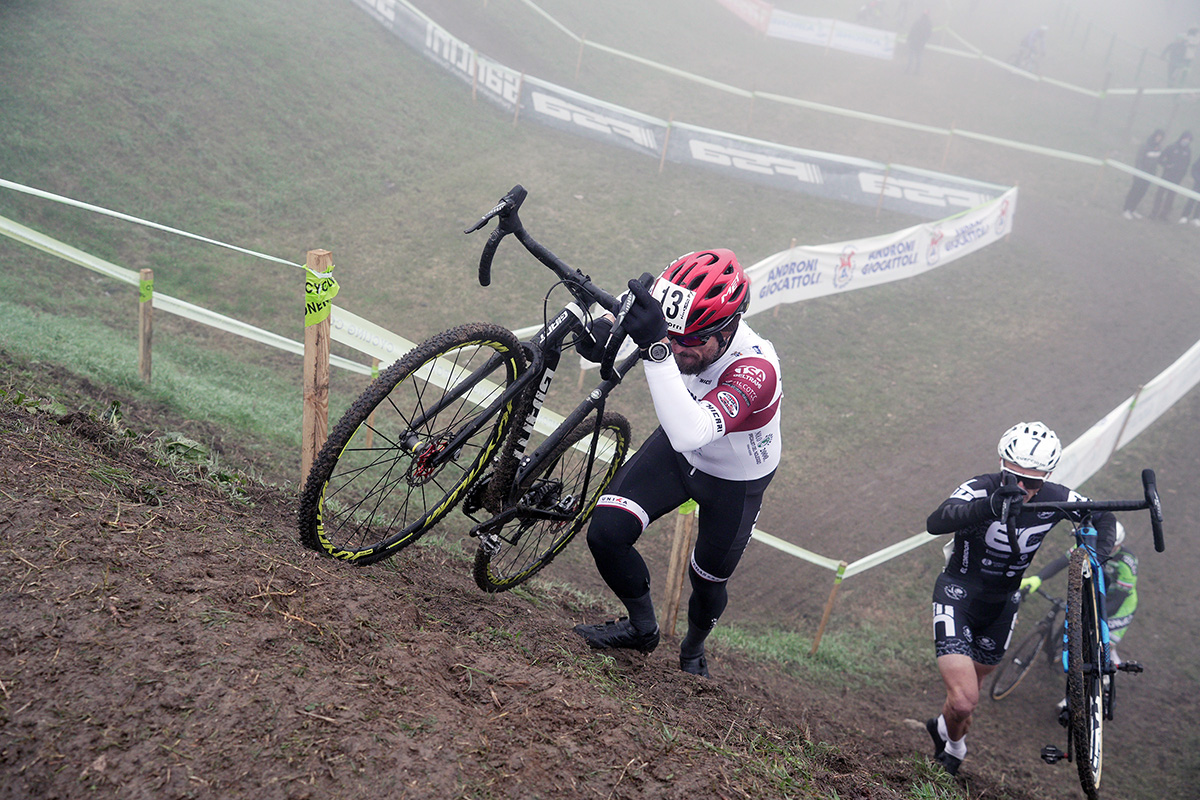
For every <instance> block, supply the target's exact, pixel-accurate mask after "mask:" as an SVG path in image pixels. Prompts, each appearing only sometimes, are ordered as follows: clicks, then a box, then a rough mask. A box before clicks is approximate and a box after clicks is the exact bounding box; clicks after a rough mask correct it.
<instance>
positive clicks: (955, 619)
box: [933, 572, 1021, 666]
mask: <svg viewBox="0 0 1200 800" xmlns="http://www.w3.org/2000/svg"><path fill="white" fill-rule="evenodd" d="M982 594H983V593H982V592H980V590H979V588H978V587H974V586H972V585H971V584H969V583H964V582H962V581H960V580H957V579H955V578H952V577H950V576H949V575H947V574H946V573H944V572H943V573H942V574H941V575H938V579H937V583H935V584H934V586H933V641H934V645H935V647H936V649H937V654H938V655H939V656H945V655H962V656H969V657H970V658H971V660H972V661H975V662H976V663H978V664H983V665H985V666H994V665H996V664H999V663H1000V659H1002V658H1003V657H1004V651H1005V650H1006V649H1008V644H1009V640H1010V639H1011V638H1012V632H1013V628H1014V627H1016V624H1017V608H1018V607H1019V606H1020V604H1021V593H1020V592H1012V593H1011V594H1007V595H1000V596H999V597H995V596H992V597H987V596H981V595H982Z"/></svg>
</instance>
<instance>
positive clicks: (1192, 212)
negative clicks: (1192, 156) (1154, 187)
mask: <svg viewBox="0 0 1200 800" xmlns="http://www.w3.org/2000/svg"><path fill="white" fill-rule="evenodd" d="M1192 191H1194V192H1200V158H1197V159H1196V160H1195V161H1193V162H1192ZM1189 222H1190V223H1192V224H1193V225H1200V203H1197V202H1196V199H1195V198H1194V197H1189V198H1188V201H1187V205H1186V206H1184V207H1183V216H1182V217H1180V218H1179V224H1180V225H1186V224H1187V223H1189Z"/></svg>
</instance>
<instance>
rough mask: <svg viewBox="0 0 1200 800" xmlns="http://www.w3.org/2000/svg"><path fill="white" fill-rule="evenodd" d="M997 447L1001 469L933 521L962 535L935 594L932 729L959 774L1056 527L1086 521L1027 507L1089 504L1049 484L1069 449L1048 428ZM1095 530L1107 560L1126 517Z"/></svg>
mask: <svg viewBox="0 0 1200 800" xmlns="http://www.w3.org/2000/svg"><path fill="white" fill-rule="evenodd" d="M996 449H997V452H998V454H999V456H1000V471H999V472H992V473H987V474H984V475H976V476H975V477H974V478H971V479H970V480H969V481H967V482H966V483H964V484H962V485H961V486H959V487H958V489H957V490H955V492H954V494H952V495H951V496H950V497H949V498H948V499H946V500H945V501H944V502H943V503H942V504H941V505H940V506H938V508H937V510H936V511H934V512H933V513H932V514H930V515H929V519H928V520H927V521H926V523H925V524H926V528H925V529H926V530H927V531H928V532H929V533H931V534H946V533H953V534H954V539H953V540H952V541H951V542H950V543H948V544H947V546H946V549H947V551H948V552H947V560H946V567H945V569H944V570H943V572H942V573H941V574H940V575H939V576H938V579H937V583H936V584H935V585H934V590H933V634H934V643H935V646H936V651H937V665H938V672H939V673H941V676H942V682H943V683H944V684H945V685H946V700H945V703H944V704H943V707H942V714H941V716H939V717H937V718H936V719H931V720H929V721H928V722H926V723H925V727H926V729H927V730H928V731H929V735H930V737H931V738H932V739H933V746H934V758H935V759H936V760H937V761H938V763H940V764H941V765H942V766H943V767H944V768H945V769H946V771H947V772H949V773H950V774H951V775H955V774H957V773H958V768H959V766H960V765H961V764H962V760H963V759H964V758H965V757H966V755H967V745H966V734H967V730H968V729H969V728H970V726H971V714H972V713H973V712H974V710H975V706H977V705H978V704H979V693H980V686H981V685H982V684H983V679H984V678H985V677H986V676H987V675H988V674H989V673H991V672H992V670H994V669H995V668H996V665H997V664H999V663H1000V661H1001V659H1002V658H1003V657H1004V651H1005V649H1006V648H1007V647H1008V642H1009V638H1010V637H1011V635H1012V631H1013V628H1014V627H1015V625H1016V616H1017V607H1018V605H1019V604H1020V602H1021V594H1020V592H1019V591H1018V589H1019V587H1020V584H1021V577H1022V575H1023V574H1024V572H1025V569H1026V568H1027V567H1028V566H1029V563H1030V561H1032V560H1033V555H1034V553H1036V552H1037V549H1038V547H1039V546H1040V545H1041V543H1042V539H1043V538H1044V537H1045V535H1046V534H1047V533H1048V532H1049V531H1050V529H1051V528H1053V527H1054V526H1055V525H1056V524H1057V523H1058V522H1060V521H1061V520H1063V519H1067V518H1076V517H1077V515H1079V512H1063V511H1026V510H1024V509H1023V508H1022V506H1023V504H1024V503H1028V502H1034V501H1035V500H1036V502H1039V503H1040V502H1056V501H1057V502H1062V501H1067V502H1074V501H1083V500H1086V499H1087V498H1085V497H1083V496H1082V495H1079V494H1077V493H1075V492H1074V491H1073V490H1072V489H1069V488H1067V487H1066V486H1063V485H1061V484H1057V483H1049V482H1047V480H1046V479H1047V478H1048V477H1049V476H1050V473H1051V472H1052V471H1053V470H1054V468H1055V467H1056V466H1057V465H1058V460H1059V457H1060V455H1061V453H1062V446H1061V445H1060V443H1059V440H1058V436H1057V435H1055V433H1054V431H1052V430H1050V429H1049V428H1047V427H1046V426H1045V425H1044V424H1042V423H1041V422H1021V423H1018V424H1016V425H1014V426H1012V427H1011V428H1009V429H1008V430H1007V431H1006V432H1005V433H1004V435H1003V436H1002V437H1000V442H999V444H998V445H997V448H996ZM1013 520H1015V524H1013V525H1012V529H1011V530H1010V521H1013ZM1091 523H1092V525H1093V526H1094V527H1095V528H1096V530H1097V532H1098V533H1099V536H1098V539H1099V541H1098V544H1097V549H1098V551H1099V553H1100V556H1101V558H1104V557H1107V555H1108V553H1109V552H1110V551H1111V549H1112V545H1113V541H1114V539H1115V538H1116V518H1115V517H1113V515H1112V514H1110V513H1108V512H1107V511H1101V512H1094V513H1092V514H1091Z"/></svg>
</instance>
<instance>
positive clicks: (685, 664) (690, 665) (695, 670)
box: [679, 656, 708, 678]
mask: <svg viewBox="0 0 1200 800" xmlns="http://www.w3.org/2000/svg"><path fill="white" fill-rule="evenodd" d="M679 668H680V669H681V670H683V671H684V672H688V673H691V674H692V675H699V676H700V677H701V678H707V677H708V659H707V658H705V657H704V656H696V657H695V658H684V657H683V656H680V657H679Z"/></svg>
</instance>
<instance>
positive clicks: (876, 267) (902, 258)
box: [862, 239, 918, 275]
mask: <svg viewBox="0 0 1200 800" xmlns="http://www.w3.org/2000/svg"><path fill="white" fill-rule="evenodd" d="M917 259H918V255H917V243H916V241H915V240H913V239H905V240H904V241H902V242H895V243H894V244H889V245H888V246H887V247H881V248H879V249H878V250H872V251H871V252H869V253H867V263H866V264H864V265H863V268H862V274H863V275H872V274H874V273H876V272H888V271H889V270H893V269H900V268H902V267H911V266H915V265H916V263H917Z"/></svg>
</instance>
